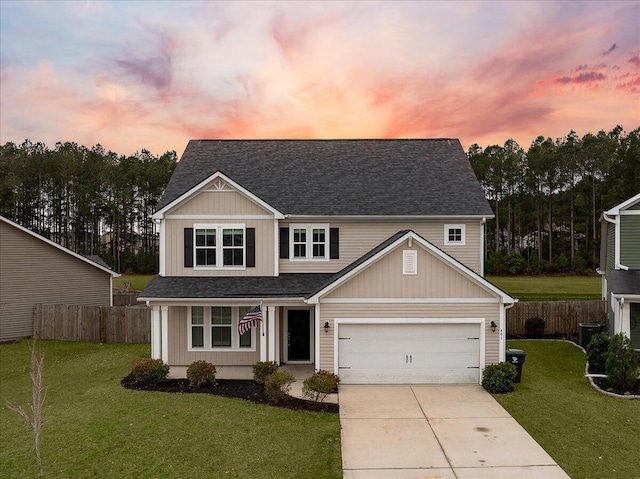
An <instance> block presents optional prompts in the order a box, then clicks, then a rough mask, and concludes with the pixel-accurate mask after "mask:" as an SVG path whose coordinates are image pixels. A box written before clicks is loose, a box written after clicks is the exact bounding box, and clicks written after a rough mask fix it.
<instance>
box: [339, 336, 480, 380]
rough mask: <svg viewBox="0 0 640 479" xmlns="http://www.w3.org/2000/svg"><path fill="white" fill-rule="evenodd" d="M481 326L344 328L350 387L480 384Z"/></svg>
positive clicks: (343, 372) (344, 375)
mask: <svg viewBox="0 0 640 479" xmlns="http://www.w3.org/2000/svg"><path fill="white" fill-rule="evenodd" d="M479 333H480V326H479V324H478V323H453V324H441V323H436V324H433V323H428V324H406V323H405V324H403V323H399V324H343V325H340V339H339V343H338V365H339V371H338V374H339V375H340V377H341V380H342V382H343V383H344V384H403V383H478V381H479V365H480V338H479Z"/></svg>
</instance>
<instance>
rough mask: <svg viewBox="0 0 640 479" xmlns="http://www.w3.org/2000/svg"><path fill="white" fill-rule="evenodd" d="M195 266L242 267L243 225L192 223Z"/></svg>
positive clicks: (243, 262) (211, 267) (243, 258)
mask: <svg viewBox="0 0 640 479" xmlns="http://www.w3.org/2000/svg"><path fill="white" fill-rule="evenodd" d="M193 234H194V236H195V241H194V245H195V247H194V256H195V262H194V264H195V267H196V268H201V269H213V268H232V269H234V268H235V269H237V268H244V266H245V227H244V225H229V224H225V225H194V228H193Z"/></svg>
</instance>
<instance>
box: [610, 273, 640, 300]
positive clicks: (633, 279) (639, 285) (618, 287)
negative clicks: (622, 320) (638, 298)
mask: <svg viewBox="0 0 640 479" xmlns="http://www.w3.org/2000/svg"><path fill="white" fill-rule="evenodd" d="M611 292H612V293H613V294H622V295H625V294H640V270H637V269H636V270H628V271H623V270H614V271H612V272H611Z"/></svg>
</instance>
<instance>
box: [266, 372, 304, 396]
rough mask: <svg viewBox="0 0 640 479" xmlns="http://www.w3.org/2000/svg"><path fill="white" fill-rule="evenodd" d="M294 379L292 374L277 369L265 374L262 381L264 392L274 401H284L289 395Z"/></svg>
mask: <svg viewBox="0 0 640 479" xmlns="http://www.w3.org/2000/svg"><path fill="white" fill-rule="evenodd" d="M295 380H296V378H295V377H294V376H293V374H291V373H288V372H286V371H280V370H278V371H276V372H274V373H272V374H269V376H267V379H266V380H265V382H264V392H265V393H266V395H267V397H268V398H269V399H270V400H271V401H272V402H274V403H279V402H285V401H287V399H288V398H290V397H291V396H289V393H290V392H291V385H292V384H293V383H294V382H295Z"/></svg>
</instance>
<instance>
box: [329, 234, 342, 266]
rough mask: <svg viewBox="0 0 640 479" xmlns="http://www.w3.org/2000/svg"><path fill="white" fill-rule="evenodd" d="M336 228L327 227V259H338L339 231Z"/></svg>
mask: <svg viewBox="0 0 640 479" xmlns="http://www.w3.org/2000/svg"><path fill="white" fill-rule="evenodd" d="M339 231H340V230H339V229H338V228H330V229H329V259H340V233H339Z"/></svg>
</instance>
